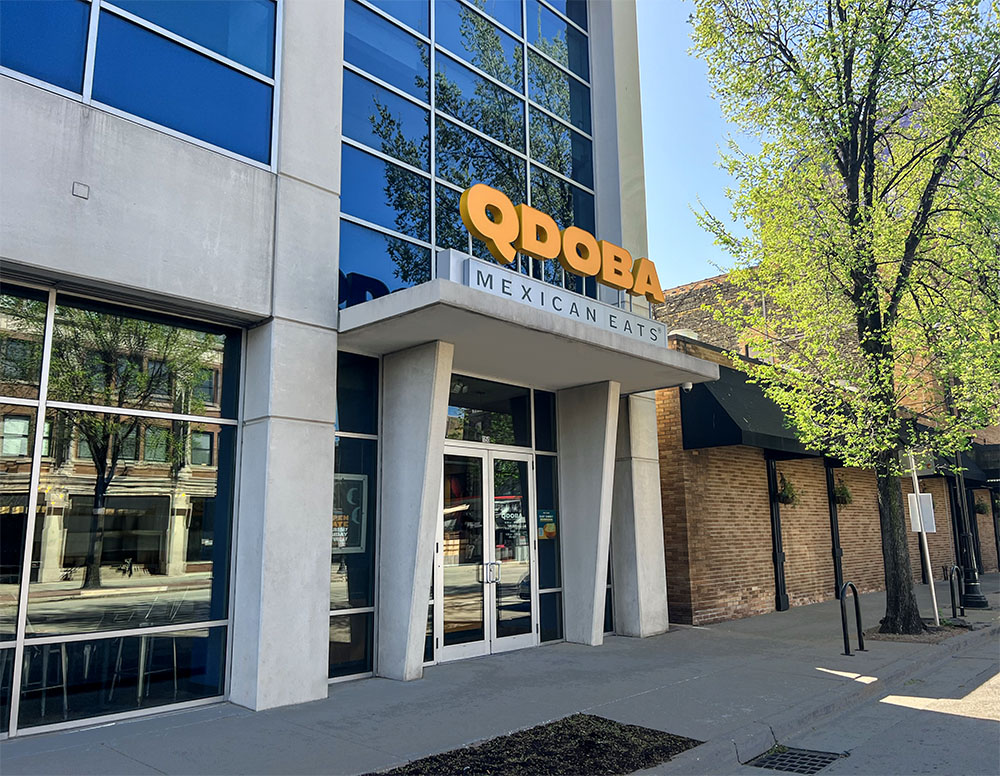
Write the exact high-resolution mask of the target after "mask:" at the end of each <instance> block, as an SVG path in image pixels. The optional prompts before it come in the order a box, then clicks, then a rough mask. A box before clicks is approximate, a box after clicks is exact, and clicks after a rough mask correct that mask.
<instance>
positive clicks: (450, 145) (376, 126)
mask: <svg viewBox="0 0 1000 776" xmlns="http://www.w3.org/2000/svg"><path fill="white" fill-rule="evenodd" d="M475 4H476V5H477V6H479V7H480V8H483V7H484V3H483V2H482V0H476V2H475ZM460 13H461V26H460V29H461V34H462V38H463V40H464V48H465V50H466V51H467V52H469V53H470V61H471V62H472V64H474V65H475V66H476V67H478V68H479V69H480V70H482V71H483V72H485V73H488V74H489V75H491V76H492V77H494V78H495V79H497V80H498V81H500V82H502V83H512V82H513V83H518V82H520V80H521V68H522V63H521V61H520V58H519V57H518V58H517V61H514V62H512V61H509V60H508V59H507V58H506V55H505V52H504V50H503V46H502V42H501V35H500V32H499V31H498V29H497V28H496V27H495V26H494V25H493V24H492V23H490V22H489V21H487V20H486V19H485V18H483V17H482V16H481V15H480V14H478V13H476V12H474V11H472V10H471V9H469V8H465V7H463V8H462V9H461V10H460ZM536 45H537V48H538V49H539V50H540V51H543V52H544V53H546V54H547V55H548V56H550V57H552V58H553V59H555V60H557V61H565V60H566V59H567V57H568V51H567V44H566V40H565V33H564V32H561V33H560V34H559V35H557V36H556V37H555V38H554V39H545V38H543V37H541V36H539V38H538V43H537V44H536ZM544 65H545V67H544V68H530V72H529V84H530V88H531V94H532V97H533V99H534V100H535V101H536V102H538V103H540V104H542V105H544V106H546V107H547V108H548V109H549V110H551V111H552V112H554V113H557V114H558V115H563V116H569V115H570V90H569V83H568V81H567V78H568V77H567V76H566V75H565V74H562V73H559V72H558V71H557V69H556V68H554V67H553V66H551V65H549V64H548V63H544ZM545 76H548V77H545ZM434 79H435V80H434V87H435V104H436V106H437V108H438V109H440V110H441V111H443V112H446V113H447V114H449V115H451V116H453V117H455V118H456V119H458V120H459V121H461V122H463V123H465V124H468V125H469V126H472V127H475V128H476V129H478V130H479V131H481V132H483V133H484V134H486V135H489V136H490V137H493V138H496V139H498V140H500V141H502V142H505V143H507V144H508V145H510V146H511V147H514V148H518V149H523V148H524V111H525V109H526V108H525V105H524V101H523V100H522V99H521V98H519V97H517V96H516V95H514V94H512V93H510V92H508V91H507V90H506V89H503V88H501V87H499V86H496V85H495V84H492V83H490V82H489V81H487V80H486V79H483V78H482V77H481V76H476V79H475V80H476V86H475V88H474V90H473V92H472V93H471V94H469V93H468V92H467V91H465V90H463V89H462V88H461V87H460V86H459V85H458V84H457V83H455V82H454V81H452V80H451V79H449V78H448V76H447V75H446V73H444V72H441V70H440V69H439V70H438V72H436V73H435V74H434ZM417 85H418V86H419V87H421V88H422V87H423V86H424V83H423V79H422V78H418V79H417ZM536 116H541V114H536ZM369 121H370V122H371V125H372V129H373V131H374V134H375V135H376V136H377V137H378V138H380V141H381V142H380V146H381V148H380V150H381V151H383V153H386V154H391V155H392V156H395V157H396V158H399V159H402V160H403V161H405V162H407V163H409V164H411V165H413V166H417V167H420V166H422V160H423V159H424V158H425V155H426V143H427V137H426V136H425V137H423V138H421V139H420V140H419V142H418V141H415V140H413V139H412V138H408V137H407V136H406V134H405V132H404V131H403V127H402V121H401V120H400V119H399V118H398V117H396V116H393V115H392V112H391V111H390V110H389V109H388V107H386V106H385V105H383V104H381V103H379V102H377V101H376V113H373V114H372V115H371V116H370V117H369ZM536 123H537V124H540V126H533V127H532V139H531V154H532V156H533V157H534V158H536V159H538V160H539V161H540V162H542V163H543V164H545V165H546V166H548V167H551V168H552V169H555V170H558V171H560V172H562V173H566V172H568V171H569V170H570V169H571V167H572V145H571V136H570V132H569V130H568V129H566V127H565V126H563V125H561V124H560V123H559V122H557V121H555V120H553V119H550V118H548V117H545V118H544V119H542V120H540V121H538V122H536ZM435 132H436V134H435V155H436V157H437V158H436V160H435V161H436V172H437V174H438V175H442V176H446V177H447V178H448V179H449V180H450V181H451V182H452V183H454V184H456V185H458V186H460V187H462V188H467V187H469V186H471V185H473V184H474V183H487V184H488V185H490V186H493V187H494V188H497V189H499V190H500V191H502V192H504V193H505V194H506V195H507V196H508V197H510V198H511V200H512V201H514V202H521V201H524V200H525V199H526V196H527V192H526V191H525V174H526V171H525V166H524V162H523V160H521V159H520V158H518V157H517V156H516V155H514V154H512V153H510V152H509V151H506V150H504V149H503V148H501V147H500V146H497V145H495V144H494V143H491V142H488V141H486V140H483V139H482V138H479V137H477V136H474V135H472V134H471V133H469V132H467V131H466V130H465V129H462V128H461V127H459V126H457V125H455V124H452V123H451V122H448V121H446V120H441V119H438V120H437V122H436V127H435ZM385 176H386V182H385V189H384V190H385V195H386V201H387V202H388V203H389V204H390V205H391V206H392V207H393V209H394V210H395V212H396V216H395V226H396V229H397V231H399V232H400V233H402V234H407V235H411V236H419V235H424V234H427V233H428V232H429V226H430V223H429V220H430V204H429V203H428V200H427V190H426V188H425V187H424V186H423V185H420V184H421V183H422V180H418V176H416V175H415V174H413V173H412V172H410V171H408V170H405V169H403V168H400V167H397V166H395V165H391V164H387V165H386V172H385ZM439 189H443V187H439ZM452 194H453V193H452V192H451V191H450V190H447V189H443V190H441V191H439V198H440V199H441V200H442V205H443V206H445V207H446V206H448V204H449V199H454V200H455V205H456V207H455V209H456V211H457V199H458V195H457V193H454V195H452ZM531 197H532V205H533V206H534V207H536V208H538V209H539V210H542V211H543V212H546V213H549V214H550V215H552V217H553V218H555V220H556V222H557V223H559V224H560V226H568V225H571V224H573V223H574V210H573V188H572V186H571V185H570V184H569V183H567V182H566V181H563V180H561V179H559V178H557V177H556V176H553V175H536V176H535V179H534V180H533V182H532V191H531ZM436 227H437V235H436V236H435V242H436V244H437V245H447V246H464V245H465V244H466V243H465V240H466V237H465V231H464V229H461V225H460V222H459V221H458V220H457V218H456V219H447V220H445V219H443V218H440V217H439V218H438V219H437V224H436ZM387 251H388V253H389V255H390V257H391V258H392V260H393V262H394V264H395V265H396V268H395V270H394V275H395V276H396V277H397V278H399V279H400V280H401V281H402V282H403V283H404V284H406V285H413V284H416V283H421V282H424V281H426V280H428V279H429V278H430V267H429V266H427V254H426V251H425V250H424V249H422V248H420V247H418V246H414V245H411V244H409V243H406V242H403V241H399V240H390V241H388V242H387ZM542 266H544V269H545V280H547V281H549V282H552V283H555V284H557V285H561V284H562V269H561V267H560V266H559V265H558V263H556V262H544V263H543V264H542ZM574 283H575V280H574ZM571 285H573V284H571ZM580 285H581V287H582V284H580Z"/></svg>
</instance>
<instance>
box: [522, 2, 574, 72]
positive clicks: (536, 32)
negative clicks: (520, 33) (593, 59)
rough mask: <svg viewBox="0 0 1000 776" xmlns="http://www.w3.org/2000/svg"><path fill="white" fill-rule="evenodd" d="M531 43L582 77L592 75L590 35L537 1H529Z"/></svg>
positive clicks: (528, 35) (529, 40)
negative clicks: (589, 54)
mask: <svg viewBox="0 0 1000 776" xmlns="http://www.w3.org/2000/svg"><path fill="white" fill-rule="evenodd" d="M527 3H528V4H527V13H528V16H527V18H528V34H527V36H526V37H527V38H528V42H529V43H530V44H531V45H532V46H534V47H535V48H537V49H538V50H539V51H541V52H542V53H543V54H545V55H546V56H548V57H550V58H551V59H554V60H555V61H556V62H558V63H559V64H561V65H562V66H563V67H568V68H569V69H570V70H572V71H573V72H574V73H576V74H577V75H578V76H580V77H581V78H586V79H589V78H590V65H589V61H588V56H587V36H586V35H584V34H583V33H582V32H580V31H579V30H578V29H576V27H574V26H573V25H571V24H567V23H566V22H565V21H564V20H562V19H560V18H559V17H558V16H556V15H555V14H554V13H552V11H550V10H549V9H548V8H546V7H545V6H543V5H542V4H540V3H539V2H538V0H527Z"/></svg>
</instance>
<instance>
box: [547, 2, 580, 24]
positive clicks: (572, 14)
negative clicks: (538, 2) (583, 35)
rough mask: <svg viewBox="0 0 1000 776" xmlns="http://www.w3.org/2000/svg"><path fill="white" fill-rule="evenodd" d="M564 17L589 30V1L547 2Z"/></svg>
mask: <svg viewBox="0 0 1000 776" xmlns="http://www.w3.org/2000/svg"><path fill="white" fill-rule="evenodd" d="M547 2H548V4H549V5H551V6H552V7H553V8H555V9H556V10H557V11H559V13H561V14H562V15H563V16H566V17H568V18H569V19H572V20H573V21H574V22H576V23H577V24H579V25H580V26H581V27H583V29H587V0H547Z"/></svg>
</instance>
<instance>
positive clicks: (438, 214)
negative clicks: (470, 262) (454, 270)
mask: <svg viewBox="0 0 1000 776" xmlns="http://www.w3.org/2000/svg"><path fill="white" fill-rule="evenodd" d="M435 197H436V199H437V203H436V204H435V208H436V211H435V219H434V228H435V229H436V230H437V236H436V237H435V239H434V243H435V244H436V245H437V246H438V247H440V248H454V249H455V250H458V251H463V252H464V253H468V252H469V233H468V232H467V231H466V230H465V224H463V223H462V215H461V213H460V212H459V200H460V199H461V198H462V192H460V191H455V189H450V188H448V187H447V186H444V185H442V184H441V183H438V185H437V187H436V189H435Z"/></svg>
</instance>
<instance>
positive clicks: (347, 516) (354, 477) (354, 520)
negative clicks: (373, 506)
mask: <svg viewBox="0 0 1000 776" xmlns="http://www.w3.org/2000/svg"><path fill="white" fill-rule="evenodd" d="M367 525H368V475H367V474H334V475H333V547H334V551H335V552H339V553H349V552H364V551H365V536H366V535H367V533H368V531H367V530H365V529H366V527H367Z"/></svg>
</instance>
